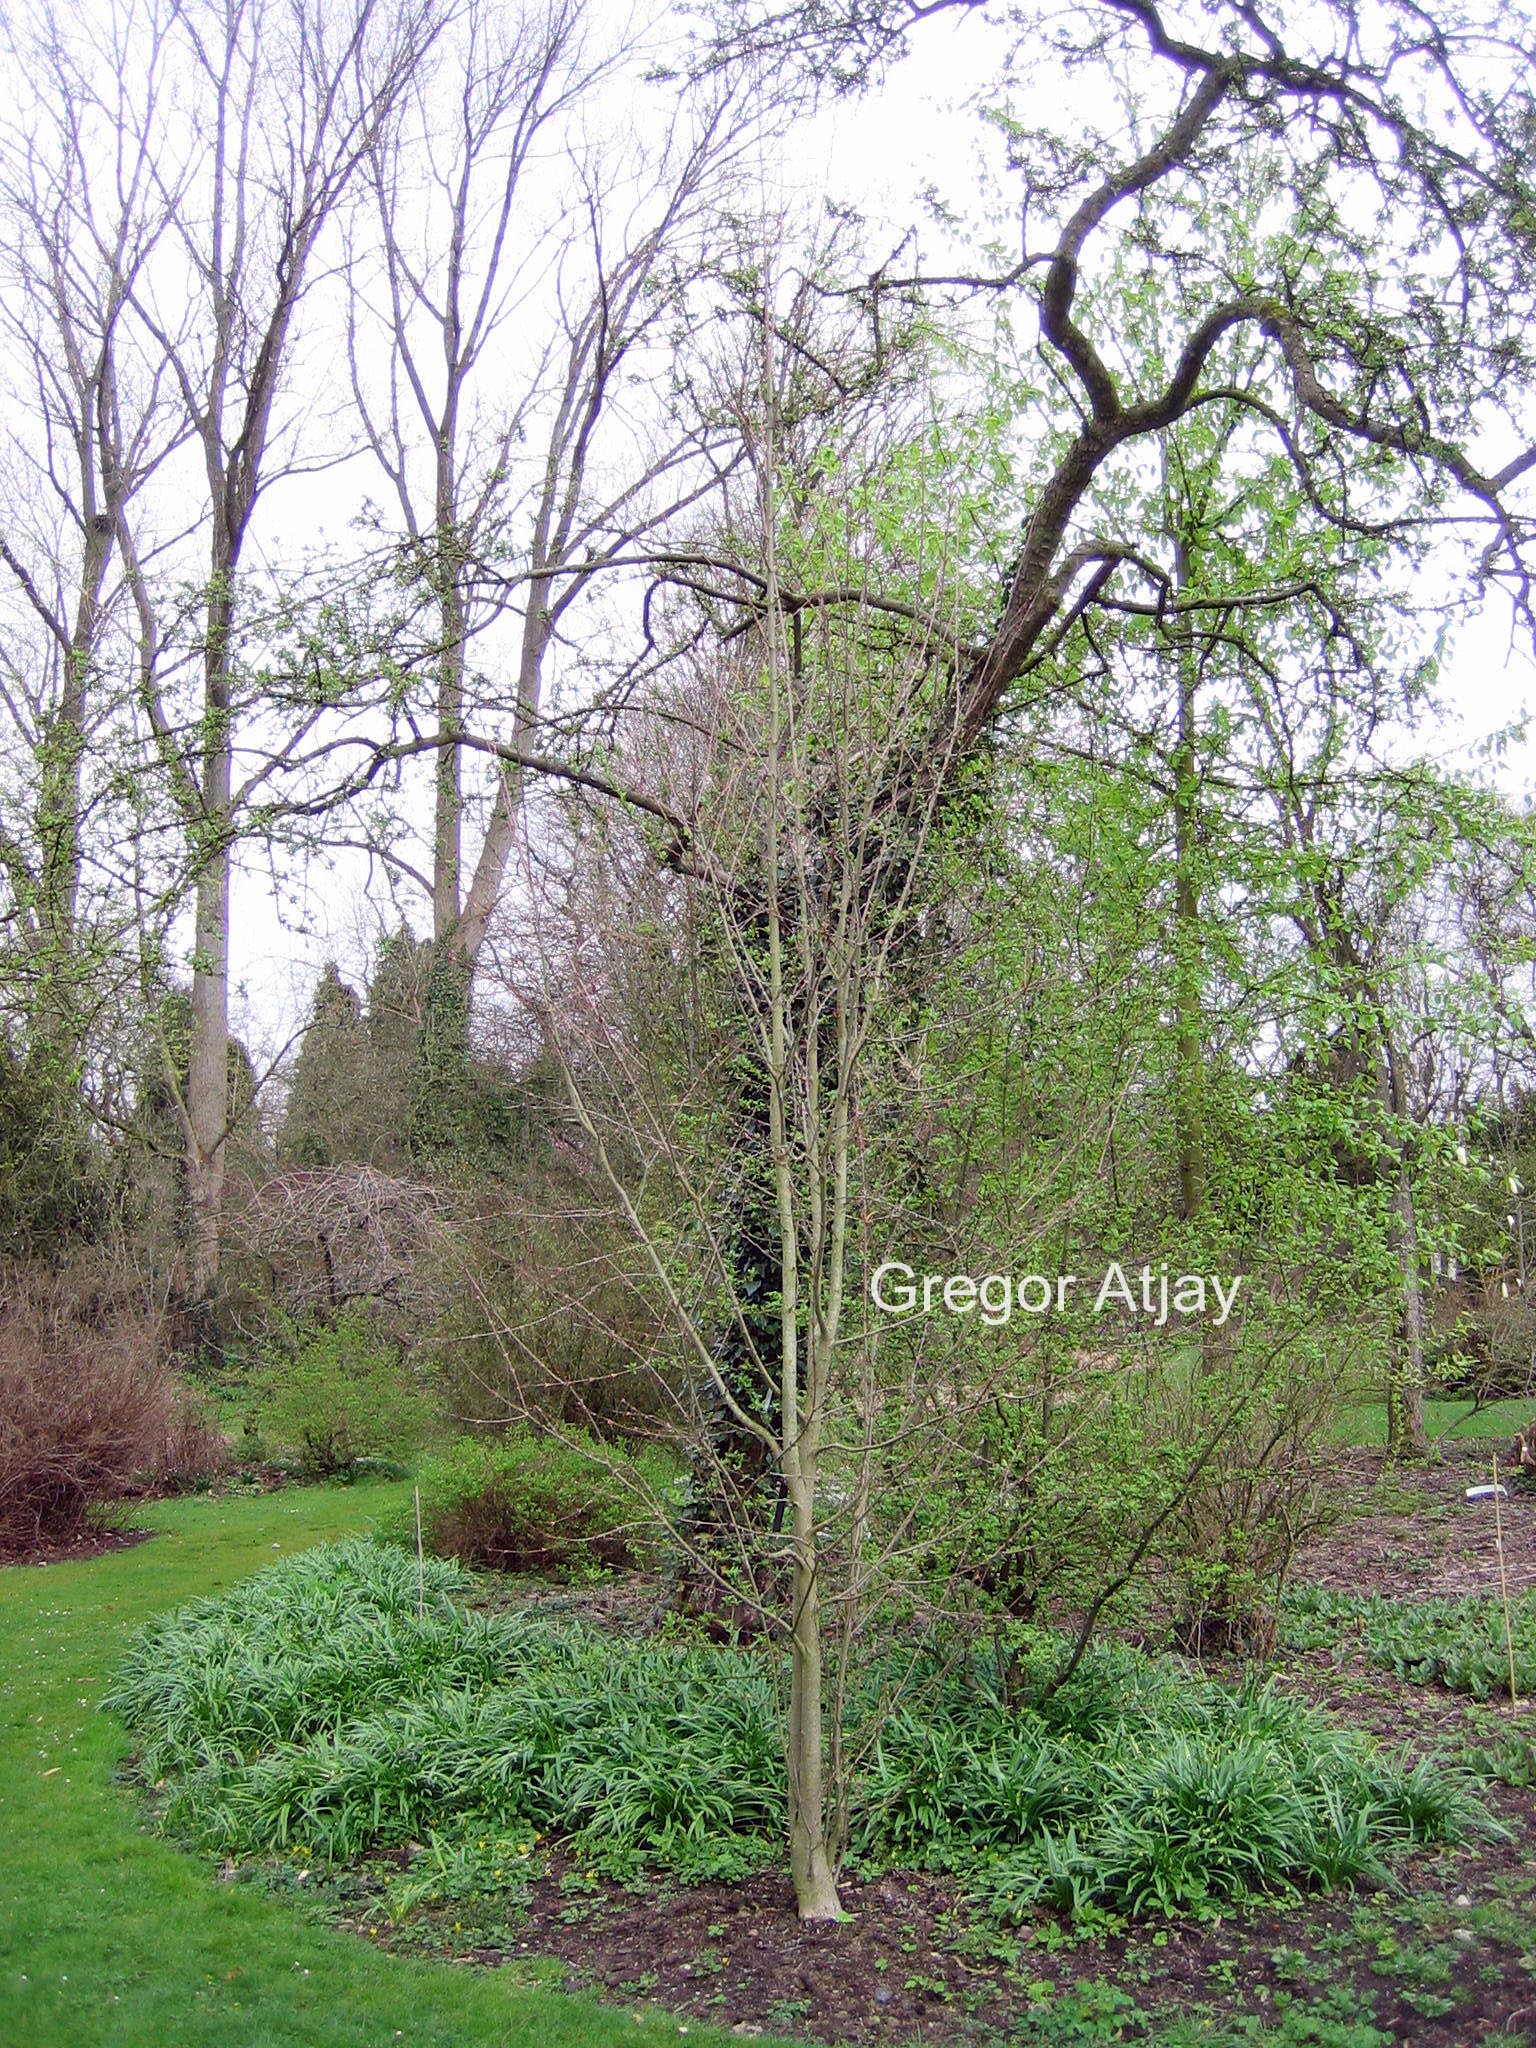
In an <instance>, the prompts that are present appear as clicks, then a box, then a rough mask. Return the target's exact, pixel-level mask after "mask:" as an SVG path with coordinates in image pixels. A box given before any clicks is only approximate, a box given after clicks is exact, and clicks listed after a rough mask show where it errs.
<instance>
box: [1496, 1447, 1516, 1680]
mask: <svg viewBox="0 0 1536 2048" xmlns="http://www.w3.org/2000/svg"><path fill="white" fill-rule="evenodd" d="M1493 1540H1494V1543H1495V1544H1496V1546H1497V1548H1498V1553H1499V1596H1500V1598H1501V1599H1502V1600H1503V1602H1504V1649H1505V1652H1506V1653H1507V1655H1508V1657H1509V1701H1510V1705H1511V1706H1515V1705H1517V1704H1518V1696H1517V1694H1516V1692H1515V1639H1514V1636H1513V1635H1512V1634H1511V1632H1510V1626H1509V1581H1508V1579H1507V1578H1506V1577H1505V1574H1504V1516H1503V1514H1502V1513H1501V1511H1500V1508H1499V1458H1498V1453H1497V1452H1495V1453H1494V1458H1493Z"/></svg>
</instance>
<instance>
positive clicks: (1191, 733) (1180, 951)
mask: <svg viewBox="0 0 1536 2048" xmlns="http://www.w3.org/2000/svg"><path fill="white" fill-rule="evenodd" d="M1175 554H1176V563H1177V568H1176V576H1175V582H1176V587H1177V588H1178V589H1180V590H1183V589H1184V588H1185V587H1186V586H1187V584H1188V582H1189V554H1188V547H1187V544H1186V543H1185V541H1184V540H1182V539H1180V540H1179V541H1178V542H1177V545H1176V549H1175ZM1176 644H1177V657H1178V683H1179V744H1178V752H1177V754H1176V755H1175V757H1174V764H1173V765H1174V807H1173V860H1174V940H1173V975H1174V1009H1175V1019H1176V1042H1175V1053H1174V1058H1175V1074H1176V1079H1175V1084H1174V1115H1175V1122H1176V1128H1177V1143H1178V1156H1179V1208H1180V1210H1181V1212H1182V1214H1183V1217H1184V1220H1185V1222H1186V1223H1192V1222H1193V1221H1194V1220H1195V1218H1196V1217H1197V1216H1198V1215H1199V1213H1200V1211H1201V1209H1202V1208H1203V1207H1204V1205H1205V1066H1204V1034H1203V1031H1202V1029H1201V1023H1202V1019H1201V977H1200V884H1199V877H1198V875H1197V874H1196V870H1195V860H1196V847H1197V830H1198V818H1197V812H1198V805H1199V789H1198V782H1197V776H1196V767H1197V763H1196V754H1195V738H1196V732H1195V695H1196V690H1197V687H1198V681H1199V678H1198V674H1197V670H1196V665H1195V651H1194V648H1193V646H1192V645H1191V635H1190V628H1189V624H1188V621H1187V619H1181V620H1180V622H1179V625H1178V628H1177V640H1176Z"/></svg>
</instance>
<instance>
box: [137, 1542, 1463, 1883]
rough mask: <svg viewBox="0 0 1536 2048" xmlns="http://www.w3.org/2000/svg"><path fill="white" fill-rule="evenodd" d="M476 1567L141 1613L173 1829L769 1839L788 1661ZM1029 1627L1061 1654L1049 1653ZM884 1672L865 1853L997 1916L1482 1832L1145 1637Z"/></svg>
mask: <svg viewBox="0 0 1536 2048" xmlns="http://www.w3.org/2000/svg"><path fill="white" fill-rule="evenodd" d="M462 1583H463V1582H462V1580H461V1579H460V1578H459V1577H458V1576H457V1575H456V1574H455V1573H454V1571H453V1570H452V1568H451V1567H444V1566H442V1565H439V1564H434V1565H432V1566H430V1567H429V1568H428V1570H427V1574H426V1580H425V1585H424V1588H423V1592H422V1596H421V1599H420V1611H418V1592H417V1583H416V1567H415V1562H414V1560H413V1559H411V1558H409V1557H407V1556H406V1555H405V1554H404V1553H402V1552H399V1551H391V1550H389V1549H387V1548H379V1547H376V1546H373V1545H369V1544H350V1545H334V1546H329V1547H327V1548H324V1549H320V1550H316V1551H312V1552H310V1553H309V1554H308V1555H306V1556H305V1557H302V1558H299V1559H294V1560H291V1561H288V1562H285V1563H282V1564H279V1565H277V1566H274V1567H273V1568H272V1569H271V1570H270V1571H267V1572H264V1573H262V1574H261V1575H260V1576H259V1577H258V1578H257V1579H256V1580H254V1581H252V1582H251V1583H249V1584H248V1585H246V1586H243V1587H241V1588H240V1589H238V1590H237V1592H236V1593H234V1594H233V1595H231V1596H229V1597H228V1598H227V1599H223V1600H218V1601H203V1602H200V1603H198V1604H197V1605H195V1606H193V1607H191V1608H186V1609H183V1610H182V1611H181V1612H180V1613H177V1614H174V1615H171V1616H169V1617H168V1618H166V1619H165V1620H163V1621H160V1622H158V1623H156V1624H154V1625H153V1626H152V1627H151V1628H150V1629H149V1630H147V1631H145V1632H144V1633H143V1634H142V1635H141V1636H140V1637H139V1638H138V1639H137V1641H136V1643H135V1645H134V1647H133V1649H132V1651H131V1653H130V1655H129V1658H128V1660H127V1663H126V1664H125V1666H124V1668H123V1671H122V1673H121V1676H120V1678H119V1680H118V1683H117V1685H116V1686H115V1688H114V1690H113V1693H112V1695H111V1700H110V1704H111V1705H113V1706H115V1707H116V1708H117V1709H118V1710H119V1711H120V1712H121V1713H123V1714H124V1715H125V1716H126V1718H127V1719H128V1721H129V1723H130V1725H131V1726H132V1727H133V1729H134V1730H135V1732H136V1735H137V1737H138V1740H139V1742H140V1743H141V1745H142V1748H141V1762H142V1767H143V1769H144V1771H145V1773H146V1774H147V1775H149V1776H151V1777H152V1778H154V1779H156V1780H164V1781H166V1794H167V1796H166V1802H165V1807H164V1816H163V1817H164V1821H165V1824H166V1825H167V1826H168V1827H169V1828H170V1829H172V1830H173V1831H175V1832H177V1833H180V1834H183V1835H185V1836H188V1837H190V1838H193V1839H195V1840H197V1841H199V1842H200V1843H202V1844H203V1845H205V1846H207V1847H210V1848H218V1849H220V1850H223V1851H226V1852H231V1853H234V1854H249V1855H256V1854H261V1853H265V1852H270V1851H275V1850H284V1849H290V1848H295V1847H298V1848H302V1849H303V1850H304V1852H305V1853H306V1854H310V1853H313V1854H315V1855H317V1856H321V1857H326V1858H330V1859H333V1860H345V1859H350V1858H352V1857H354V1856H357V1855H360V1854H362V1853H364V1852H367V1851H370V1850H374V1849H378V1848H383V1847H389V1846H392V1845H397V1844H400V1843H404V1842H407V1841H411V1840H437V1841H438V1843H439V1847H438V1849H437V1850H436V1851H435V1853H436V1854H438V1855H439V1857H440V1858H441V1857H442V1856H443V1855H445V1854H448V1853H449V1852H450V1851H451V1843H452V1839H453V1838H454V1837H460V1838H462V1837H466V1836H476V1837H478V1836H482V1835H485V1836H489V1835H492V1834H495V1833H497V1832H498V1831H500V1832H501V1833H503V1834H505V1833H506V1831H508V1830H513V1831H514V1832H515V1831H518V1830H521V1831H525V1839H531V1837H532V1836H533V1835H535V1834H539V1835H551V1834H552V1835H559V1836H561V1837H563V1838H565V1839H566V1840H568V1841H569V1842H570V1843H571V1844H572V1846H573V1847H574V1849H575V1851H576V1853H577V1854H578V1855H579V1856H580V1857H581V1858H582V1859H583V1861H584V1862H585V1863H586V1865H587V1866H588V1867H589V1868H594V1869H600V1870H604V1871H606V1872H608V1873H610V1874H612V1875H616V1876H624V1877H632V1876H634V1875H635V1874H636V1873H637V1872H638V1871H640V1870H642V1869H644V1868H646V1867H659V1868H662V1869H665V1870H669V1871H671V1872H673V1873H674V1874H676V1875H677V1876H678V1877H681V1878H683V1879H685V1880H688V1879H706V1878H707V1879H730V1878H734V1877H738V1876H740V1875H741V1874H743V1873H744V1872H745V1871H747V1870H749V1869H751V1868H753V1867H755V1866H757V1865H759V1864H762V1863H766V1862H769V1861H771V1860H773V1859H774V1858H775V1857H776V1856H777V1854H778V1852H779V1845H780V1840H781V1837H782V1833H783V1829H784V1824H785V1808H784V1790H783V1782H782V1763H781V1760H780V1745H779V1734H778V1714H779V1707H780V1691H781V1685H782V1674H781V1672H780V1670H779V1665H778V1660H777V1659H776V1658H775V1657H773V1656H771V1655H766V1654H753V1653H748V1652H741V1651H729V1650H717V1649H713V1648H703V1647H699V1646H697V1645H691V1644H686V1643H678V1642H666V1641H662V1642H656V1641H633V1640H623V1639H616V1638H610V1637H605V1636H602V1635H599V1634H597V1633H595V1632H593V1631H591V1630H588V1629H584V1628H581V1627H577V1626H570V1625H561V1624H555V1623H551V1622H548V1621H545V1620H540V1619H538V1618H536V1617H533V1616H531V1615H528V1614H526V1613H525V1614H518V1615H498V1616H486V1615H482V1614H476V1613H472V1612H466V1611H464V1610H463V1609H461V1608H458V1607H456V1606H454V1605H453V1604H452V1600H451V1595H452V1594H453V1593H454V1592H455V1591H456V1590H459V1589H460V1588H461V1586H462ZM1036 1647H1037V1648H1038V1649H1039V1650H1040V1651H1041V1652H1042V1655H1041V1658H1040V1669H1041V1670H1042V1671H1044V1670H1047V1669H1049V1668H1050V1663H1051V1658H1052V1657H1053V1656H1054V1655H1057V1654H1059V1650H1058V1649H1057V1647H1056V1646H1054V1645H1051V1644H1050V1643H1049V1642H1048V1640H1047V1639H1046V1638H1045V1637H1044V1636H1043V1635H1042V1636H1040V1637H1039V1638H1037V1639H1036ZM891 1677H892V1673H891V1672H889V1671H886V1670H884V1669H882V1668H879V1667H878V1666H877V1667H875V1668H872V1669H871V1670H869V1671H867V1672H866V1673H865V1674H864V1675H863V1678H862V1680H861V1690H860V1696H859V1698H858V1699H857V1700H856V1701H855V1703H854V1705H853V1708H852V1711H851V1716H850V1720H851V1728H852V1733H851V1740H852V1742H853V1743H854V1744H856V1745H857V1746H858V1747H859V1748H860V1749H862V1750H863V1751H864V1753H865V1757H866V1761H865V1766H864V1770H863V1773H862V1777H861V1779H860V1781H859V1782H858V1784H857V1786H856V1799H857V1807H856V1816H855V1832H854V1845H855V1851H856V1853H857V1854H858V1855H859V1856H860V1857H861V1859H862V1860H864V1861H865V1862H867V1863H871V1864H879V1863H902V1864H905V1865H912V1864H919V1865H924V1864H925V1865H928V1866H930V1867H936V1868H943V1869H948V1870H958V1871H961V1872H964V1873H966V1874H967V1876H969V1877H971V1878H972V1881H973V1883H974V1885H975V1888H976V1889H977V1890H978V1892H980V1893H981V1894H982V1895H984V1896H985V1897H986V1898H987V1899H989V1900H990V1901H991V1902H992V1903H993V1904H994V1906H995V1907H996V1908H997V1909H998V1910H999V1911H1000V1912H1002V1913H1004V1914H1008V1915H1023V1914H1025V1913H1028V1912H1031V1911H1033V1910H1034V1909H1035V1908H1036V1907H1038V1906H1041V1905H1050V1906H1055V1907H1057V1908H1059V1909H1060V1910H1062V1911H1064V1912H1066V1913H1068V1914H1070V1915H1072V1916H1073V1917H1074V1918H1076V1919H1078V1920H1091V1919H1092V1918H1093V1916H1094V1915H1095V1914H1102V1913H1104V1912H1117V1913H1127V1914H1147V1913H1156V1912H1182V1911H1201V1910H1204V1909H1208V1908H1214V1907H1215V1906H1217V1905H1220V1904H1222V1903H1225V1902H1229V1901H1232V1900H1237V1899H1242V1898H1245V1897H1249V1896H1254V1895H1258V1894H1261V1893H1273V1892H1277V1891H1278V1892H1290V1891H1295V1890H1299V1889H1303V1888H1306V1887H1309V1886H1324V1885H1339V1884H1346V1885H1347V1884H1350V1883H1352V1882H1354V1881H1355V1880H1357V1879H1360V1878H1380V1877H1381V1876H1382V1875H1383V1874H1384V1871H1385V1865H1384V1861H1383V1859H1384V1857H1385V1856H1386V1855H1387V1854H1389V1853H1390V1852H1391V1851H1392V1850H1394V1849H1397V1848H1400V1847H1404V1846H1407V1845H1410V1844H1413V1843H1416V1842H1424V1841H1437V1840H1446V1839H1458V1838H1460V1837H1461V1836H1463V1835H1465V1834H1468V1833H1474V1832H1476V1831H1478V1830H1479V1829H1480V1828H1482V1827H1485V1826H1487V1825H1488V1823H1487V1822H1486V1820H1485V1819H1484V1818H1483V1816H1482V1815H1481V1813H1480V1809H1479V1808H1478V1807H1477V1805H1476V1802H1475V1801H1474V1800H1473V1799H1472V1797H1471V1795H1470V1794H1469V1792H1468V1790H1467V1788H1466V1781H1465V1780H1464V1779H1463V1778H1462V1777H1461V1776H1460V1775H1459V1774H1458V1773H1456V1772H1454V1771H1450V1770H1447V1769H1445V1768H1443V1767H1440V1766H1433V1765H1422V1764H1421V1765H1417V1766H1412V1767H1410V1766H1407V1765H1405V1764H1403V1763H1402V1762H1400V1761H1398V1760H1396V1759H1394V1758H1392V1757H1391V1756H1389V1755H1387V1754H1386V1753H1385V1752H1383V1751H1381V1750H1379V1749H1378V1748H1376V1747H1375V1746H1374V1745H1373V1744H1372V1743H1371V1742H1370V1741H1369V1740H1368V1739H1367V1738H1365V1737H1363V1736H1360V1735H1355V1734H1348V1733H1344V1732H1341V1731H1337V1730H1334V1729H1331V1728H1329V1727H1328V1726H1327V1725H1326V1724H1325V1723H1324V1722H1323V1721H1322V1720H1321V1718H1320V1717H1318V1716H1317V1715H1315V1714H1314V1713H1312V1712H1310V1711H1309V1710H1308V1709H1307V1708H1305V1707H1303V1706H1301V1705H1300V1704H1298V1703H1295V1702H1291V1701H1286V1700H1282V1699H1280V1698H1279V1697H1278V1696H1277V1695H1276V1694H1275V1693H1274V1692H1273V1691H1271V1690H1269V1689H1267V1688H1249V1689H1247V1690H1244V1691H1242V1692H1240V1693H1236V1694H1233V1693H1228V1692H1225V1691H1223V1690H1222V1689H1220V1688H1218V1687H1215V1686H1211V1685H1206V1684H1192V1683H1191V1682H1190V1681H1189V1679H1188V1677H1187V1675H1186V1674H1185V1673H1184V1672H1183V1671H1182V1670H1181V1669H1179V1668H1178V1667H1175V1666H1173V1665H1171V1664H1166V1663H1161V1662H1157V1661H1154V1660H1148V1659H1146V1658H1144V1657H1141V1656H1138V1655H1136V1654H1135V1653H1132V1652H1129V1651H1124V1650H1118V1649H1110V1648H1108V1647H1105V1648H1101V1649H1099V1650H1097V1651H1096V1652H1094V1653H1093V1655H1092V1656H1091V1657H1090V1658H1089V1659H1087V1660H1086V1661H1085V1662H1084V1664H1083V1665H1082V1666H1081V1667H1080V1669H1079V1672H1078V1674H1077V1675H1076V1677H1075V1678H1074V1679H1073V1680H1072V1682H1071V1683H1070V1684H1068V1685H1066V1686H1063V1687H1061V1688H1060V1689H1059V1690H1058V1691H1057V1692H1056V1693H1054V1694H1053V1695H1051V1697H1050V1698H1049V1699H1048V1700H1046V1701H1043V1702H1041V1703H1038V1704H1036V1705H1034V1706H1032V1707H1030V1706H1026V1707H1025V1708H1024V1709H1023V1710H1022V1711H1021V1710H1020V1709H1019V1708H1018V1707H1016V1706H1014V1705H1012V1704H1010V1703H1009V1702H1008V1701H1007V1700H1006V1699H1005V1698H1004V1697H1003V1696H1002V1693H1001V1691H1000V1690H999V1688H998V1686H997V1685H996V1683H995V1681H994V1679H993V1677H992V1674H991V1671H990V1668H989V1667H983V1666H982V1665H980V1664H974V1665H971V1666H969V1667H966V1668H963V1669H960V1670H953V1669H945V1670H937V1669H936V1670H935V1671H934V1672H933V1673H932V1674H931V1675H930V1676H929V1677H928V1678H927V1680H926V1681H923V1682H922V1690H921V1699H922V1706H921V1711H920V1712H919V1711H917V1710H916V1709H915V1708H914V1709H913V1710H912V1711H900V1710H898V1711H897V1712H895V1713H894V1714H888V1713H886V1712H885V1711H884V1707H883V1704H882V1703H883V1701H884V1699H885V1697H886V1688H887V1683H888V1681H889V1680H890V1678H891ZM917 1696H918V1695H917V1694H916V1693H915V1692H914V1695H913V1697H914V1699H915V1698H916V1697H917Z"/></svg>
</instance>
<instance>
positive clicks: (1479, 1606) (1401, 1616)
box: [1285, 1587, 1536, 1700]
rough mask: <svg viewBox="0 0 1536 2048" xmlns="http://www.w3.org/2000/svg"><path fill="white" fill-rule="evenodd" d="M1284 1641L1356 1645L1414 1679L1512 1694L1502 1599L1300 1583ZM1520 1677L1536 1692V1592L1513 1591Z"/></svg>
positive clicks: (1522, 1688)
mask: <svg viewBox="0 0 1536 2048" xmlns="http://www.w3.org/2000/svg"><path fill="white" fill-rule="evenodd" d="M1285 1613H1286V1621H1285V1642H1286V1645H1287V1647H1288V1648H1290V1649H1295V1650H1315V1649H1340V1648H1342V1647H1344V1646H1346V1645H1348V1644H1356V1645H1358V1647H1359V1648H1360V1650H1361V1651H1362V1652H1363V1653H1364V1655H1365V1656H1366V1657H1367V1658H1368V1659H1369V1661H1370V1662H1371V1663H1372V1664H1378V1665H1380V1666H1382V1667H1383V1669H1385V1670H1387V1671H1392V1672H1395V1673H1396V1674H1397V1676H1398V1677H1399V1678H1406V1679H1408V1680H1409V1681H1410V1683H1412V1684H1414V1685H1443V1686H1446V1687H1448V1688H1449V1689H1450V1691H1452V1692H1465V1693H1470V1694H1471V1695H1472V1697H1473V1698H1474V1699H1477V1700H1486V1699H1494V1698H1499V1697H1504V1698H1507V1697H1508V1694H1509V1652H1508V1648H1507V1647H1506V1644H1505V1640H1504V1609H1503V1605H1502V1603H1501V1602H1499V1601H1498V1600H1483V1599H1469V1600H1415V1601H1412V1602H1408V1601H1400V1600H1388V1599H1384V1598H1383V1597H1382V1596H1381V1595H1380V1594H1378V1593H1372V1594H1367V1595H1359V1594H1352V1593H1328V1592H1322V1591H1319V1590H1317V1589H1314V1588H1310V1587H1309V1588H1306V1589H1298V1590H1297V1591H1296V1592H1294V1593H1292V1594H1290V1595H1289V1596H1288V1597H1287V1600H1286V1603H1285ZM1509 1619H1510V1635H1511V1637H1512V1639H1513V1642H1514V1651H1515V1684H1516V1686H1517V1688H1518V1690H1519V1692H1520V1693H1521V1695H1522V1697H1524V1698H1527V1699H1528V1698H1529V1697H1530V1696H1531V1694H1532V1693H1533V1692H1536V1597H1533V1596H1532V1595H1530V1594H1528V1593H1527V1594H1517V1595H1513V1596H1512V1597H1511V1599H1510V1603H1509Z"/></svg>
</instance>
